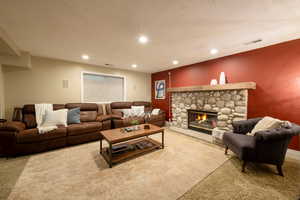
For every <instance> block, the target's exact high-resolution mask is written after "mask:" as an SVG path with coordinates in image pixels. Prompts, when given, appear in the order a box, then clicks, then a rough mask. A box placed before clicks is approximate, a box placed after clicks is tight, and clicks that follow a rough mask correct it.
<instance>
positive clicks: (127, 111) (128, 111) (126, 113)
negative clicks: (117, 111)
mask: <svg viewBox="0 0 300 200" xmlns="http://www.w3.org/2000/svg"><path fill="white" fill-rule="evenodd" d="M122 112H123V117H124V118H128V117H131V116H132V110H131V109H123V110H122Z"/></svg>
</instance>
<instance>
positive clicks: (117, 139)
mask: <svg viewBox="0 0 300 200" xmlns="http://www.w3.org/2000/svg"><path fill="white" fill-rule="evenodd" d="M144 125H145V124H142V125H139V127H140V129H139V130H135V131H131V132H126V131H124V129H123V128H116V129H111V130H105V131H101V132H100V134H101V136H102V137H101V139H100V154H101V155H102V156H103V158H104V159H105V160H106V162H107V163H108V165H109V167H112V165H113V164H116V163H120V162H122V161H124V160H128V159H130V158H133V157H136V156H139V155H142V154H145V153H147V152H150V151H153V150H155V149H163V148H164V129H163V128H161V127H158V126H155V125H152V124H147V125H149V126H150V128H149V129H144ZM157 133H161V143H160V142H158V141H156V140H154V139H151V138H149V137H148V136H149V135H153V134H157ZM102 140H106V142H107V143H108V145H109V147H106V148H103V147H102ZM141 143H144V144H145V143H147V144H149V143H151V144H149V146H147V147H145V148H138V147H139V144H141ZM120 144H122V145H123V144H125V146H127V145H128V146H130V147H131V148H130V149H128V150H127V151H124V152H121V153H113V149H112V148H113V146H115V145H120Z"/></svg>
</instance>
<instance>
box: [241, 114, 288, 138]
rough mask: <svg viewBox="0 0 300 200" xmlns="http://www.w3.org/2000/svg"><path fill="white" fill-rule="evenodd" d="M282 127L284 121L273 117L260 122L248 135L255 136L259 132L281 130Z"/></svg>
mask: <svg viewBox="0 0 300 200" xmlns="http://www.w3.org/2000/svg"><path fill="white" fill-rule="evenodd" d="M281 125H282V121H281V120H279V119H275V118H272V117H264V118H263V119H262V120H260V121H259V122H258V123H257V124H256V125H255V126H254V128H253V130H252V131H251V133H247V135H251V136H254V134H255V133H256V132H258V131H265V130H270V129H274V128H280V127H281Z"/></svg>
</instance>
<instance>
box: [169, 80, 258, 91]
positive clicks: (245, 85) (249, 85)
mask: <svg viewBox="0 0 300 200" xmlns="http://www.w3.org/2000/svg"><path fill="white" fill-rule="evenodd" d="M242 89H247V90H248V89H256V83H255V82H240V83H227V84H225V85H196V86H188V87H176V88H168V89H167V91H168V92H196V91H214V90H242Z"/></svg>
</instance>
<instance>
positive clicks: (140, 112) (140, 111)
mask: <svg viewBox="0 0 300 200" xmlns="http://www.w3.org/2000/svg"><path fill="white" fill-rule="evenodd" d="M131 110H132V115H134V116H138V117H140V116H144V115H145V107H144V106H131Z"/></svg>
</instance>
